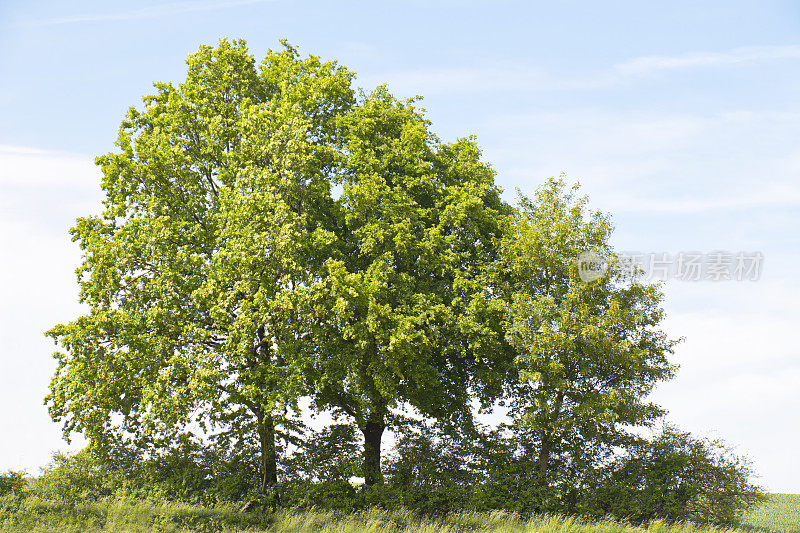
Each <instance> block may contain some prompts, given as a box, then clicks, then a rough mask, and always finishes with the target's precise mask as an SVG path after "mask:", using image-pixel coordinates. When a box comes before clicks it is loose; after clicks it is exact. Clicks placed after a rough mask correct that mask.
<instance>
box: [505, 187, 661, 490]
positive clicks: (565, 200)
mask: <svg viewBox="0 0 800 533" xmlns="http://www.w3.org/2000/svg"><path fill="white" fill-rule="evenodd" d="M586 204H587V199H586V198H585V197H581V196H579V195H578V188H577V185H576V186H573V187H571V188H568V187H567V186H566V185H565V183H564V181H563V179H561V178H559V179H549V180H548V181H547V182H546V183H545V184H544V185H542V186H541V187H540V188H539V189H538V191H537V192H536V194H535V196H534V197H533V198H527V197H524V196H522V197H521V202H520V210H519V211H518V213H517V216H516V217H515V219H514V220H513V221H512V222H511V224H510V225H509V226H508V227H507V229H506V231H505V235H504V237H503V239H502V243H501V245H500V248H501V259H500V260H499V261H498V263H497V265H496V270H494V272H493V282H492V284H493V287H494V295H495V296H496V297H498V298H499V299H501V300H502V301H503V302H504V303H505V305H506V306H507V307H506V309H507V315H506V322H505V331H506V337H507V339H508V341H509V343H510V344H511V345H512V346H513V347H514V350H515V352H516V368H517V370H518V380H515V381H513V382H512V386H511V388H510V391H509V396H510V400H511V407H512V409H511V413H512V415H513V416H514V417H515V418H516V419H517V421H518V423H519V424H520V425H521V427H522V431H524V432H525V433H526V437H529V438H532V439H533V442H534V445H535V446H536V447H537V448H538V456H537V457H536V458H535V460H536V464H537V465H538V470H539V474H540V475H539V479H540V482H541V484H542V486H543V487H546V486H547V485H548V484H550V483H552V482H553V481H554V480H557V479H559V477H560V478H561V479H562V480H563V476H564V475H566V471H567V470H568V469H569V468H575V469H576V470H577V471H578V472H580V471H584V472H585V471H586V467H587V466H589V465H591V464H592V461H593V460H597V458H598V457H599V454H600V452H601V450H603V449H605V450H608V449H609V448H610V447H611V446H614V445H619V444H622V443H624V442H625V440H626V436H627V433H626V429H627V428H629V427H631V426H640V425H647V424H650V423H651V422H652V421H653V420H655V419H656V418H657V417H659V416H660V415H662V414H663V411H662V409H661V408H659V407H658V406H657V405H655V404H653V403H651V402H648V401H647V395H648V394H649V393H650V391H651V390H652V388H653V386H654V385H655V384H656V383H658V382H659V381H661V380H665V379H668V378H670V377H671V376H672V374H673V372H674V367H673V366H672V365H671V364H670V363H669V361H668V356H669V355H670V354H671V353H672V349H673V346H674V344H675V341H673V340H670V339H668V338H667V336H666V335H665V333H664V332H663V331H662V330H661V329H660V324H661V321H662V319H663V317H664V313H663V310H662V309H661V306H660V303H661V300H662V293H661V290H660V287H659V286H658V285H657V284H651V283H645V282H644V281H643V280H642V276H641V275H640V273H637V272H636V270H635V269H630V268H626V267H625V265H622V264H621V263H620V261H619V256H618V255H617V254H616V253H615V252H614V250H613V247H612V246H611V244H610V237H611V231H612V226H611V223H610V221H609V218H608V216H606V215H604V214H602V213H600V212H592V211H590V210H589V209H588V208H587V205H586ZM586 253H591V254H592V258H594V262H596V263H599V262H604V263H605V265H606V267H607V268H606V270H605V272H602V271H601V270H597V271H592V272H590V273H594V274H596V275H597V277H596V276H589V277H587V281H584V280H583V279H581V275H580V271H579V267H581V266H586V265H585V264H584V265H581V264H580V259H581V257H582V255H581V254H586ZM583 257H584V260H586V256H583ZM585 277H586V276H585ZM591 277H596V279H591Z"/></svg>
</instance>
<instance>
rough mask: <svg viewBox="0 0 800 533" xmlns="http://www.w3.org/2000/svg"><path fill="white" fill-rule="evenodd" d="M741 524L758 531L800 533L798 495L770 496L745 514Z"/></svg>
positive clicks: (799, 497) (799, 495)
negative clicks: (763, 502)
mask: <svg viewBox="0 0 800 533" xmlns="http://www.w3.org/2000/svg"><path fill="white" fill-rule="evenodd" d="M742 522H743V524H744V525H745V526H750V527H754V528H758V529H768V530H771V531H784V532H792V533H795V532H797V533H800V494H770V495H769V500H768V501H767V502H766V503H765V504H763V505H761V506H760V507H758V508H756V509H753V510H751V511H750V512H749V513H747V514H746V515H745V516H744V519H743V520H742Z"/></svg>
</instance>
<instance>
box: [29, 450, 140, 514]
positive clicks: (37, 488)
mask: <svg viewBox="0 0 800 533" xmlns="http://www.w3.org/2000/svg"><path fill="white" fill-rule="evenodd" d="M123 483H124V478H123V476H122V475H121V474H119V473H116V472H113V471H110V470H108V469H107V468H105V467H104V466H103V465H102V463H101V462H100V461H98V460H97V458H96V456H95V455H94V453H93V452H92V451H91V450H89V449H88V448H87V449H84V450H82V451H80V452H78V453H77V454H75V455H66V454H63V453H60V452H57V453H55V454H54V455H53V460H52V461H51V463H50V464H49V465H48V466H47V467H45V469H44V472H43V473H42V475H41V476H39V478H38V479H37V480H36V483H35V485H34V493H35V494H36V495H37V496H39V497H40V498H42V499H44V500H52V501H59V502H65V503H76V502H82V501H92V500H97V499H99V498H102V497H106V496H111V495H113V494H115V493H116V492H117V491H118V490H119V489H120V488H121V487H122V486H123Z"/></svg>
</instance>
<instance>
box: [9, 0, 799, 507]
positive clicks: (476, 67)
mask: <svg viewBox="0 0 800 533" xmlns="http://www.w3.org/2000/svg"><path fill="white" fill-rule="evenodd" d="M222 37H228V38H244V39H246V40H247V41H248V44H249V46H250V49H251V51H252V52H253V53H254V54H255V55H256V56H257V57H259V58H260V57H261V56H263V55H264V53H265V52H266V50H267V49H268V48H270V47H272V48H275V47H277V46H278V40H279V39H281V38H284V37H285V38H288V39H289V40H290V41H291V42H292V43H294V44H296V45H298V46H300V48H301V50H302V51H303V52H308V53H313V54H316V55H320V56H322V57H324V58H329V59H337V60H339V61H340V62H341V63H343V64H345V65H347V66H348V67H350V68H351V69H353V70H355V71H356V72H357V73H358V80H357V84H358V85H360V86H362V87H365V88H371V87H374V86H375V85H376V84H378V83H383V82H386V83H388V84H389V86H390V88H391V89H392V90H393V91H394V92H395V93H397V94H399V95H401V96H411V95H414V94H421V95H423V96H424V97H425V100H424V106H425V107H426V108H427V109H428V111H429V116H430V118H431V120H432V121H433V124H434V129H435V130H436V131H437V132H438V133H439V135H440V136H441V137H442V138H444V139H445V140H453V139H454V138H456V137H458V136H463V135H466V134H475V135H477V137H478V141H479V143H480V144H481V146H482V147H483V148H484V158H485V160H487V161H488V162H490V163H491V164H492V165H493V166H494V167H495V169H496V170H497V173H498V174H497V181H498V183H499V184H500V185H502V186H503V188H504V189H505V191H506V194H507V197H508V199H509V200H511V199H513V191H514V189H515V188H517V187H518V188H519V189H521V190H522V191H523V192H531V191H533V190H534V189H535V187H536V186H537V185H538V184H539V183H541V182H542V181H543V180H544V178H546V177H547V176H551V175H556V174H559V173H561V172H562V171H563V172H566V173H567V176H568V177H569V178H570V179H573V180H579V181H580V182H581V184H582V186H583V188H584V191H585V192H586V193H588V194H589V195H590V197H591V199H592V205H593V206H594V207H597V208H600V209H603V210H606V211H609V212H611V213H612V214H613V216H614V220H615V222H616V228H617V230H616V233H615V237H614V240H615V243H616V245H617V246H618V247H619V248H620V249H622V250H631V251H642V252H668V253H673V254H674V253H678V252H681V251H695V250H697V251H703V252H710V251H713V250H729V251H733V252H738V251H760V252H762V253H763V254H764V264H763V270H762V275H761V278H760V279H759V280H758V281H754V282H753V281H749V282H732V281H731V282H718V283H715V282H710V281H700V282H694V283H693V282H680V281H675V280H670V281H668V282H667V283H666V285H665V292H666V295H667V298H666V301H665V308H666V310H667V314H668V317H667V320H666V322H665V327H666V328H667V330H668V332H669V333H670V334H671V335H672V336H673V337H680V336H683V337H685V338H686V340H685V342H684V343H683V344H682V345H681V346H680V347H679V348H678V350H677V352H676V355H675V362H678V363H680V364H681V370H680V371H679V373H678V376H677V378H676V379H675V380H674V381H672V382H670V383H668V384H665V385H663V386H661V387H659V388H658V390H656V392H655V393H654V397H655V399H656V400H658V401H659V402H660V403H662V404H663V405H664V406H665V407H666V408H667V409H669V411H670V416H669V419H670V420H672V421H674V422H676V423H678V424H679V425H680V426H681V427H683V428H685V429H688V430H691V431H693V432H696V433H698V434H701V435H708V436H713V437H719V438H722V439H725V440H726V441H727V442H728V443H730V444H731V445H732V446H734V447H735V449H736V451H738V452H740V453H744V454H747V455H749V456H750V457H751V458H752V459H753V460H754V463H755V466H756V468H757V470H758V471H759V472H760V474H761V479H760V481H761V483H763V484H764V485H766V486H767V487H768V488H769V489H771V490H773V491H783V492H797V493H800V458H798V455H797V453H796V449H797V446H796V443H797V442H798V441H800V414H798V413H800V348H798V344H797V335H796V332H797V325H798V324H800V310H798V309H799V308H798V303H797V297H798V295H800V282H799V281H798V273H797V271H798V267H799V266H800V237H798V231H797V228H798V227H800V99H798V92H799V90H800V4H797V3H796V2H735V1H729V0H728V1H719V2H704V3H703V4H702V7H698V3H696V2H676V1H673V2H668V3H667V2H662V3H659V4H656V3H654V2H603V3H599V2H573V1H564V2H538V3H521V2H520V3H517V2H504V1H498V2H455V1H453V2H444V1H442V2H436V1H429V2H383V3H380V2H351V3H346V2H337V3H333V2H302V1H295V2H292V1H283V0H274V1H257V0H250V1H248V0H238V1H237V0H186V1H178V2H156V1H140V2H135V3H134V2H86V1H80V0H78V1H74V2H39V1H35V0H34V1H26V2H21V1H20V2H13V1H6V2H3V3H2V4H1V5H0V72H1V73H2V75H1V76H0V434H2V435H4V436H7V435H12V436H13V438H7V437H6V438H3V439H0V469H3V468H7V467H16V468H19V467H27V468H28V469H29V471H32V472H35V471H36V470H37V468H38V467H39V466H40V465H42V464H44V463H45V462H46V461H47V459H48V457H49V454H50V452H51V451H52V450H54V449H57V448H61V447H63V446H64V445H63V444H62V443H61V442H60V433H59V429H58V427H57V426H56V425H55V424H53V423H52V422H50V421H49V419H48V417H47V414H46V411H45V409H44V407H43V406H42V397H43V396H44V394H45V393H46V389H47V383H48V380H49V376H50V374H51V373H52V370H53V362H52V360H51V358H50V352H51V351H52V349H53V348H52V345H51V344H50V343H48V342H47V341H46V340H45V339H44V338H43V336H42V335H41V332H42V331H44V330H45V329H47V328H49V327H50V326H52V325H53V324H55V323H57V322H59V321H66V320H69V319H70V318H72V317H74V316H75V315H76V314H77V313H78V312H80V307H79V306H78V305H77V304H76V303H75V302H76V286H75V281H74V274H73V270H74V268H75V267H76V266H77V263H78V261H79V253H78V250H77V247H76V246H75V245H74V244H73V243H71V242H70V240H69V236H68V234H67V230H68V228H69V227H70V225H71V224H72V222H73V220H74V219H75V217H77V216H80V215H82V214H86V213H87V212H88V211H90V210H94V209H96V206H97V205H98V202H99V201H100V199H101V195H100V191H99V187H98V179H99V178H98V171H97V169H96V168H95V167H94V166H93V164H92V160H93V157H94V156H95V155H98V154H102V153H105V152H107V151H109V150H111V149H113V141H114V139H115V137H116V130H117V128H118V126H119V122H120V120H121V119H122V116H123V114H124V112H125V110H126V109H127V108H128V107H129V106H131V105H137V104H139V103H140V101H141V100H140V99H141V97H142V96H143V95H145V94H148V93H149V92H150V90H151V83H152V82H153V81H156V80H162V81H179V80H181V79H182V77H183V76H184V74H185V59H186V56H187V55H188V54H189V53H191V52H193V51H194V50H196V49H197V47H198V46H199V45H200V44H214V43H216V42H217V40H218V39H219V38H222Z"/></svg>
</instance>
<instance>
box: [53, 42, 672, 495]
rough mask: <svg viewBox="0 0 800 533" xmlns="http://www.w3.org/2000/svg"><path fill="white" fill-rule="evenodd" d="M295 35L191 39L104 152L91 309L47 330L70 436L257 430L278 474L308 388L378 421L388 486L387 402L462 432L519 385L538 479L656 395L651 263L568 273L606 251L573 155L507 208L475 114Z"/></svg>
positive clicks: (605, 224)
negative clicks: (302, 50) (429, 113)
mask: <svg viewBox="0 0 800 533" xmlns="http://www.w3.org/2000/svg"><path fill="white" fill-rule="evenodd" d="M282 44H283V46H282V48H281V49H280V50H278V51H269V53H268V54H267V56H266V57H265V58H264V60H263V61H262V62H261V63H259V64H256V61H255V59H254V58H253V56H252V55H251V54H250V52H249V51H248V49H247V47H246V45H245V43H244V42H243V41H233V42H229V41H226V40H223V41H221V42H220V43H219V45H218V46H216V47H209V46H203V47H201V48H200V50H199V51H198V52H197V53H195V54H192V55H191V56H190V57H189V59H188V61H187V65H188V70H187V76H186V80H185V81H184V82H183V83H180V84H178V85H173V84H171V83H156V84H154V87H155V89H156V90H155V94H152V95H148V96H146V97H144V99H143V106H142V107H141V108H136V107H132V108H131V109H130V110H129V111H128V113H127V115H126V117H125V119H124V120H123V121H122V124H121V127H120V130H119V135H118V138H117V147H118V150H117V151H114V152H111V153H109V154H106V155H104V156H101V157H98V158H97V163H98V164H99V165H100V166H101V168H102V171H103V181H102V187H103V190H104V192H105V201H104V209H103V212H102V213H101V214H99V215H95V216H87V217H83V218H80V219H78V221H77V223H76V225H75V227H74V228H73V229H72V235H73V238H74V240H75V241H77V242H78V243H79V245H80V247H81V249H82V251H83V260H82V263H81V266H80V268H79V270H78V279H79V284H80V300H81V302H83V303H84V304H86V306H87V311H86V313H85V314H84V315H82V316H80V317H78V318H77V319H75V320H73V321H72V322H69V323H67V324H61V325H57V326H56V327H54V328H53V329H52V330H51V331H50V332H48V334H49V335H50V336H51V337H52V338H53V339H54V340H55V341H56V343H57V344H59V345H60V347H61V349H60V351H58V352H57V353H56V358H57V359H58V368H57V370H56V372H55V375H54V376H53V378H52V383H51V392H50V394H49V396H48V398H47V400H46V401H47V403H48V405H49V409H50V413H51V415H52V416H53V418H54V419H56V420H60V421H62V422H63V429H64V433H65V435H67V436H69V435H70V434H71V433H72V432H80V433H83V434H85V435H86V436H88V437H89V438H90V440H91V442H92V445H93V446H95V447H97V448H100V449H103V448H113V447H115V446H133V447H137V448H141V449H146V448H148V447H157V446H160V445H162V444H163V443H166V442H174V441H175V440H176V439H177V438H178V437H179V436H180V435H181V434H184V435H185V434H186V433H191V432H197V433H201V434H203V435H205V436H208V437H209V438H214V439H216V440H217V441H219V442H222V443H224V444H225V445H226V446H228V447H237V446H238V447H245V445H246V444H247V443H251V442H257V447H258V449H259V452H258V453H259V455H260V479H261V488H262V490H266V489H267V487H268V486H269V485H272V484H274V483H276V481H277V478H278V468H277V461H278V448H279V445H280V443H281V442H284V441H285V440H286V439H288V438H289V434H290V433H291V430H292V428H293V427H294V422H293V420H292V413H293V412H296V411H297V410H298V409H299V402H300V400H301V399H303V398H307V399H310V401H311V405H312V407H313V408H314V409H316V410H329V411H332V412H334V413H335V414H336V415H342V416H345V417H348V418H349V423H350V424H355V426H356V427H357V428H358V429H359V430H360V432H361V433H362V434H363V440H364V446H363V454H362V455H363V457H362V466H361V473H362V474H363V475H364V478H365V481H366V484H368V485H372V484H375V483H379V482H381V480H382V477H383V474H382V470H381V442H382V436H383V434H384V431H385V429H386V427H387V425H388V424H389V423H390V421H391V419H392V416H393V412H394V411H395V410H396V409H398V408H400V407H409V406H410V407H411V408H413V409H414V410H416V411H417V412H418V413H419V414H421V415H423V416H425V417H428V418H432V419H435V420H437V421H438V423H439V424H440V427H444V428H446V429H447V430H448V431H451V432H452V431H456V430H462V431H463V430H465V429H469V428H471V427H473V424H472V422H473V420H472V416H473V411H474V409H475V407H476V406H482V407H486V408H489V407H490V406H492V405H493V402H495V401H496V400H498V399H500V398H505V399H506V400H509V401H510V403H511V406H512V411H511V413H512V415H513V416H514V417H516V419H517V420H518V421H519V422H520V424H521V425H520V426H519V427H524V428H526V429H525V431H526V432H527V433H528V434H529V435H530V436H532V438H533V441H534V444H535V446H536V447H537V449H538V460H537V461H538V462H537V464H538V469H539V471H540V474H541V476H540V481H541V483H542V484H543V486H547V485H548V483H549V482H550V480H549V478H548V472H549V471H550V470H552V469H553V467H554V465H556V463H558V462H559V461H562V462H563V461H572V463H573V464H574V463H575V462H576V461H578V462H579V461H582V460H585V459H586V457H587V455H588V456H589V459H586V460H590V459H592V457H593V456H592V455H591V454H592V452H591V451H590V449H591V448H592V447H595V448H597V447H602V446H609V445H613V444H615V443H619V442H621V441H622V440H623V439H624V437H625V432H624V429H625V427H626V426H635V425H641V424H647V423H649V422H651V421H652V420H653V419H654V418H655V417H656V416H658V415H659V414H660V413H661V412H662V411H661V410H660V409H659V408H658V407H657V406H655V405H652V404H650V403H648V402H647V401H646V396H647V394H648V393H649V391H650V390H651V388H652V387H653V385H654V384H655V383H656V382H658V381H659V380H663V379H666V378H668V377H669V376H670V375H671V373H672V372H673V367H672V366H671V365H670V364H669V362H668V360H667V357H668V355H669V354H670V353H671V351H672V346H673V344H674V342H673V341H671V340H669V339H667V337H666V336H665V334H664V333H663V332H662V331H661V330H660V329H659V324H660V322H661V320H662V318H663V312H662V310H661V308H660V302H661V292H660V289H659V287H658V286H655V285H648V284H645V283H642V282H641V280H639V279H637V278H636V277H635V276H634V277H629V278H626V277H624V276H622V275H621V274H620V271H619V270H616V269H611V270H609V272H608V273H607V274H606V275H604V276H601V277H600V278H599V279H596V280H594V281H590V282H584V281H582V280H581V279H579V276H578V270H577V260H578V259H577V258H578V256H579V254H580V253H581V252H585V251H589V250H591V251H593V252H595V253H597V254H599V255H600V256H601V257H603V258H605V259H606V260H607V261H608V262H609V263H610V264H614V261H615V255H614V252H613V249H612V247H611V246H610V244H609V236H610V232H611V226H610V223H609V221H608V218H607V217H606V216H605V215H602V214H599V213H593V214H592V213H588V212H587V211H586V207H585V205H586V201H585V200H584V199H580V198H578V197H577V196H575V194H576V192H575V191H565V189H564V184H563V182H562V181H560V180H549V181H547V182H546V183H545V185H544V186H543V187H542V188H540V189H539V191H538V193H537V194H536V196H535V197H534V198H533V199H528V198H525V197H522V199H521V202H520V207H519V209H514V208H512V207H511V206H509V205H508V204H507V203H506V202H504V201H503V200H502V198H501V190H500V189H499V187H498V186H497V185H496V184H495V181H494V180H495V172H494V170H493V169H492V168H491V167H490V166H489V165H488V164H487V163H485V162H483V161H482V160H481V151H480V148H479V147H478V145H477V142H476V140H475V139H474V138H473V137H465V138H461V139H458V140H456V141H454V142H444V141H442V140H441V139H439V138H438V137H437V136H436V135H435V134H434V133H433V131H432V127H431V123H430V121H429V120H428V119H427V118H426V115H425V111H424V109H422V108H421V107H420V106H419V99H417V98H412V99H405V100H403V99H398V98H396V97H394V96H393V95H392V94H391V93H390V92H389V90H388V88H387V87H385V86H380V87H378V88H376V89H375V90H372V91H369V92H363V91H356V90H355V89H354V88H353V83H354V78H355V75H354V73H353V72H351V71H349V70H348V69H346V68H345V67H343V66H340V65H338V64H337V63H335V62H324V61H322V60H320V59H319V58H317V57H315V56H308V57H301V55H300V54H299V52H298V50H297V49H296V48H294V47H293V46H291V45H290V44H288V43H286V42H283V43H282ZM342 427H348V428H351V429H352V426H350V425H343V426H342ZM350 433H351V432H350V431H347V432H343V433H341V435H340V434H338V433H337V435H336V439H334V440H335V441H336V443H337V446H340V447H341V449H343V450H350V448H349V447H348V446H349V445H348V444H347V443H346V442H344V441H343V439H344V438H345V437H347V436H348V435H350ZM340 441H341V442H340ZM247 445H249V444H247ZM318 448H319V447H318ZM324 451H325V450H321V449H317V450H316V452H315V453H317V455H318V456H320V457H323V456H325V454H324V453H322V452H324ZM348 453H350V452H348ZM329 459H330V458H326V459H325V460H326V461H328V460H329ZM348 461H349V460H348ZM348 461H345V462H344V463H342V464H338V463H335V462H334V463H335V468H333V470H335V475H334V474H331V475H332V476H334V477H336V476H338V477H342V476H344V475H345V473H346V472H349V470H348V469H349V468H350V466H347V465H349V464H350V462H348ZM300 463H302V461H299V462H298V464H300ZM345 463H346V464H345ZM303 464H304V465H305V466H303V467H302V469H305V470H308V469H309V468H310V467H309V465H307V464H305V463H303ZM558 464H561V463H558ZM343 465H344V466H343ZM298 468H299V467H298ZM559 468H560V467H559ZM317 477H319V475H318V476H317Z"/></svg>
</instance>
